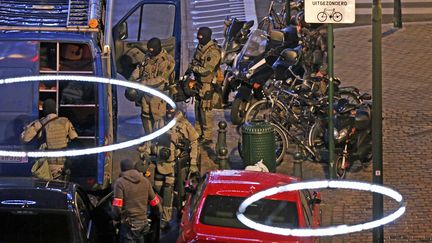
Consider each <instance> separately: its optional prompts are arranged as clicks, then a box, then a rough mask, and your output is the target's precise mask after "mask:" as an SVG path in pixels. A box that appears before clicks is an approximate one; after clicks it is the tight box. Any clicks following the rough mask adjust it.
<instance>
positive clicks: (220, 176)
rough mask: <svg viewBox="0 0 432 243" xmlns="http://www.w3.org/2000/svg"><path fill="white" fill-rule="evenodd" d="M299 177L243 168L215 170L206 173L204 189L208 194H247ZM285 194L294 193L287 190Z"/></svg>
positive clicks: (291, 181)
mask: <svg viewBox="0 0 432 243" xmlns="http://www.w3.org/2000/svg"><path fill="white" fill-rule="evenodd" d="M299 181H300V179H299V178H297V177H292V176H288V175H283V174H278V173H269V172H257V171H244V170H217V171H211V172H209V174H208V179H207V186H206V191H207V194H210V195H225V196H247V195H250V194H253V193H256V192H258V191H262V190H265V189H268V188H271V187H274V186H283V185H287V184H291V183H295V182H299ZM285 194H296V192H289V193H285Z"/></svg>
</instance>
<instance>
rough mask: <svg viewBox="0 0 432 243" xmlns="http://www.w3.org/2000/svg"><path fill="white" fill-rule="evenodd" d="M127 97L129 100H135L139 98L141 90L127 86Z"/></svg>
mask: <svg viewBox="0 0 432 243" xmlns="http://www.w3.org/2000/svg"><path fill="white" fill-rule="evenodd" d="M125 97H126V99H128V100H129V101H132V102H135V101H138V100H139V98H140V95H139V92H138V91H137V90H136V89H132V88H126V90H125Z"/></svg>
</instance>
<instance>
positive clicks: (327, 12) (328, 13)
mask: <svg viewBox="0 0 432 243" xmlns="http://www.w3.org/2000/svg"><path fill="white" fill-rule="evenodd" d="M327 17H328V18H330V19H333V21H334V22H340V21H341V20H342V13H341V12H336V11H335V9H334V8H333V9H328V8H325V9H324V10H323V11H322V12H319V13H318V15H317V18H318V21H320V22H324V21H326V20H327Z"/></svg>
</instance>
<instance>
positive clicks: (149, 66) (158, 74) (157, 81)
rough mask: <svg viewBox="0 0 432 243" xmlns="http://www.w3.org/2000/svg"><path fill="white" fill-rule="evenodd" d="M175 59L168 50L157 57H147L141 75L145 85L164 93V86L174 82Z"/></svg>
mask: <svg viewBox="0 0 432 243" xmlns="http://www.w3.org/2000/svg"><path fill="white" fill-rule="evenodd" d="M174 67H175V61H174V58H173V57H172V56H171V55H170V54H168V52H167V51H166V50H162V51H161V53H159V54H158V55H157V56H156V57H154V58H150V57H148V56H147V57H146V58H145V59H144V66H143V70H142V73H141V75H140V77H141V81H142V83H143V84H144V85H147V86H150V87H151V88H155V89H157V90H159V91H162V92H163V91H164V90H163V89H164V85H165V84H166V83H171V82H173V80H174Z"/></svg>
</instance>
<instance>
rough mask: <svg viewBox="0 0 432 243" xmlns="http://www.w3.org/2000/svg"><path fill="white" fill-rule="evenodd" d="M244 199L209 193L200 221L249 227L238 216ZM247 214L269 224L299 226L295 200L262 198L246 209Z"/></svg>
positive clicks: (207, 223)
mask: <svg viewBox="0 0 432 243" xmlns="http://www.w3.org/2000/svg"><path fill="white" fill-rule="evenodd" d="M244 200H245V198H243V197H228V196H217V195H209V196H207V198H206V200H205V203H204V207H203V209H202V212H201V215H200V222H201V223H203V224H206V225H214V226H222V227H230V228H241V229H248V227H247V226H245V225H244V224H242V223H241V222H240V221H239V220H238V219H237V217H236V212H237V209H238V208H239V206H240V204H241V203H242V202H243V201H244ZM245 216H246V217H248V218H249V219H251V220H254V221H255V222H257V223H261V224H265V225H268V226H276V227H283V228H296V227H297V226H298V213H297V206H296V203H295V202H289V201H280V200H269V199H261V200H259V201H257V202H255V203H253V204H252V205H250V206H249V207H248V208H247V209H246V212H245Z"/></svg>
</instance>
